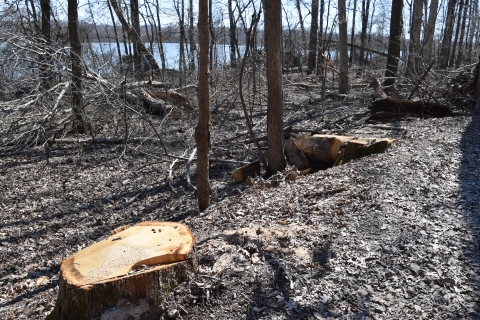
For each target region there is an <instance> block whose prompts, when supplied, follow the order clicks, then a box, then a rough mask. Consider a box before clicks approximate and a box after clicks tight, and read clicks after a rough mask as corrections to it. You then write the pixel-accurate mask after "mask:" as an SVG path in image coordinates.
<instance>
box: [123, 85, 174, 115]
mask: <svg viewBox="0 0 480 320" xmlns="http://www.w3.org/2000/svg"><path fill="white" fill-rule="evenodd" d="M125 101H127V102H128V103H129V104H131V105H138V104H141V106H142V107H143V108H144V109H145V110H146V111H147V112H149V113H150V114H153V115H157V116H162V117H163V116H165V115H166V114H167V111H166V109H165V104H164V103H163V102H161V101H158V100H155V99H152V98H151V97H148V96H146V95H145V94H142V95H141V96H140V97H139V96H137V95H135V94H133V93H131V92H128V91H127V92H125Z"/></svg>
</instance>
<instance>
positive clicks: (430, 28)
mask: <svg viewBox="0 0 480 320" xmlns="http://www.w3.org/2000/svg"><path fill="white" fill-rule="evenodd" d="M437 13H438V0H431V3H430V12H429V14H428V23H427V26H426V28H425V29H424V35H423V38H424V45H423V50H424V55H423V56H424V57H425V61H426V62H427V63H429V62H430V61H431V60H432V53H433V37H434V35H435V23H436V21H437Z"/></svg>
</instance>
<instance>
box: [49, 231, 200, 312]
mask: <svg viewBox="0 0 480 320" xmlns="http://www.w3.org/2000/svg"><path fill="white" fill-rule="evenodd" d="M123 229H124V228H118V230H117V231H119V232H117V233H115V234H113V235H112V236H111V237H109V238H108V239H106V240H103V241H100V242H97V243H95V244H93V245H91V246H90V247H87V248H85V249H83V250H81V251H78V252H77V253H75V254H73V255H72V256H70V257H68V258H67V259H66V260H64V261H63V262H62V265H61V267H60V280H59V293H58V299H57V303H56V306H55V309H54V310H53V311H52V313H51V314H50V315H49V316H48V317H47V319H90V318H100V317H101V316H102V315H103V316H105V315H106V314H108V313H109V312H110V313H111V312H113V311H109V309H110V308H115V309H116V310H114V311H115V312H117V313H118V312H120V313H119V314H121V315H122V316H125V315H126V314H128V311H129V310H130V311H131V310H132V309H135V310H136V313H137V314H138V316H139V317H140V318H141V319H146V318H149V319H150V318H153V317H156V319H158V318H159V316H160V313H161V311H162V310H159V308H158V306H159V305H160V304H161V303H162V302H163V301H164V300H165V297H166V296H167V295H168V294H169V293H170V292H172V291H173V289H174V288H175V287H176V286H177V285H178V284H180V283H182V282H184V281H186V280H187V279H188V273H190V272H194V271H196V270H197V269H198V262H197V257H196V253H195V249H194V245H195V239H194V237H193V235H192V234H191V232H190V230H189V229H188V228H187V227H186V226H184V225H181V224H178V223H173V222H142V223H139V224H137V225H135V226H133V227H131V228H128V227H127V228H126V229H124V230H123ZM126 302H127V303H126ZM119 310H120V311H119ZM139 310H141V311H140V312H139ZM132 318H133V316H132ZM115 319H116V318H115ZM122 319H123V318H122ZM125 319H127V317H125Z"/></svg>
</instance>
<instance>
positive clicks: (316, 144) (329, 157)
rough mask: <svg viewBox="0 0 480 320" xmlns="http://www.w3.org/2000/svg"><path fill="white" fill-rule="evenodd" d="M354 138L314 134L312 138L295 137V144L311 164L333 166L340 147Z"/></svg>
mask: <svg viewBox="0 0 480 320" xmlns="http://www.w3.org/2000/svg"><path fill="white" fill-rule="evenodd" d="M354 139H356V137H349V136H334V135H327V134H315V135H313V136H302V135H297V136H296V138H295V144H296V145H297V147H298V148H299V149H300V150H302V152H303V154H304V155H305V156H306V157H307V159H308V161H310V162H311V163H323V164H327V165H333V164H334V163H335V160H336V159H337V156H338V153H339V152H340V149H341V148H342V147H345V146H346V145H347V143H348V142H349V141H351V140H354Z"/></svg>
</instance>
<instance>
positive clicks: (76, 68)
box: [68, 0, 87, 133]
mask: <svg viewBox="0 0 480 320" xmlns="http://www.w3.org/2000/svg"><path fill="white" fill-rule="evenodd" d="M68 35H69V37H70V46H71V49H70V61H71V63H72V112H73V129H74V130H76V131H77V132H78V133H85V132H86V129H87V128H86V124H85V118H84V114H83V94H82V81H83V69H82V61H81V57H82V43H81V42H80V34H79V32H78V8H77V0H68Z"/></svg>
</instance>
